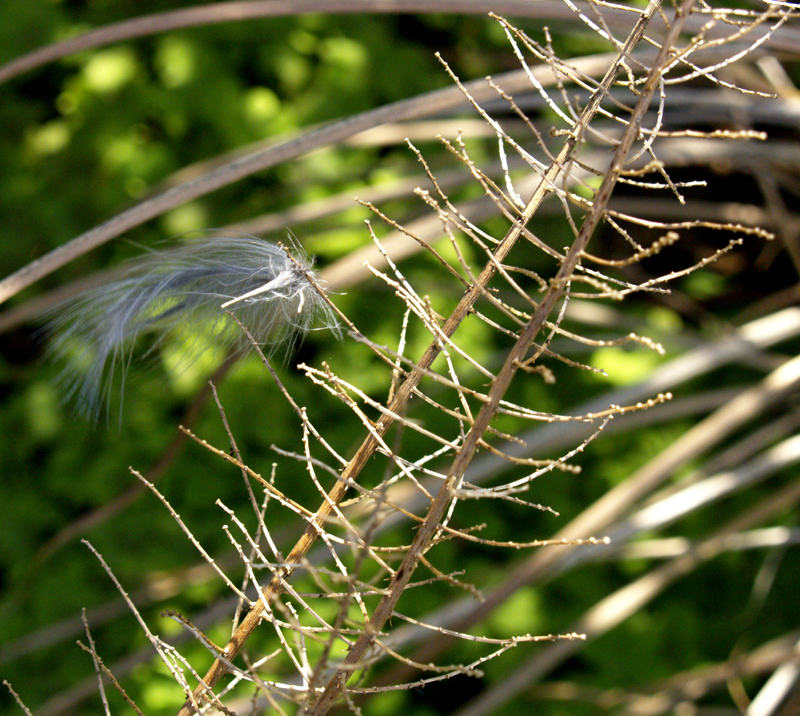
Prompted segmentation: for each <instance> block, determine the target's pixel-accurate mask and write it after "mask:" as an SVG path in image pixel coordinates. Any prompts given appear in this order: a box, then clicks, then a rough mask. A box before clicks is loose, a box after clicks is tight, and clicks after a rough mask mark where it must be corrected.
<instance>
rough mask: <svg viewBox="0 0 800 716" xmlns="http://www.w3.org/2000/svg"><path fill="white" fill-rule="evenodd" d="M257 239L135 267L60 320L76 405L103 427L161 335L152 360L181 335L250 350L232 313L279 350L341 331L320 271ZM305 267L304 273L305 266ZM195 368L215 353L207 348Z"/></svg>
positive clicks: (186, 247) (75, 303)
mask: <svg viewBox="0 0 800 716" xmlns="http://www.w3.org/2000/svg"><path fill="white" fill-rule="evenodd" d="M295 260H296V261H297V263H295V262H294V261H293V260H292V258H290V256H289V255H288V254H287V253H286V250H285V249H284V248H282V247H280V246H277V245H276V244H273V243H270V242H268V241H264V240H262V239H258V238H255V237H252V236H241V235H225V236H215V237H213V238H203V239H197V240H194V241H191V242H187V243H184V244H181V245H179V246H177V247H175V248H171V249H168V250H164V251H151V252H149V253H147V254H145V255H144V256H142V257H139V258H137V259H134V260H132V261H130V262H128V264H126V265H125V267H124V268H123V270H122V271H121V273H120V275H119V277H118V278H117V279H116V280H114V281H112V282H110V283H108V284H105V285H102V286H99V287H96V288H93V289H91V290H90V291H87V292H86V293H84V294H82V295H81V296H78V297H77V298H74V299H71V300H70V301H68V302H67V303H64V304H62V305H60V306H59V307H57V308H56V309H55V310H54V311H53V317H52V319H51V320H50V323H49V325H48V328H47V331H48V332H51V333H52V334H53V340H52V342H51V344H50V350H51V352H52V353H53V355H54V356H58V357H66V358H67V359H68V364H67V367H66V368H65V369H64V371H63V373H62V375H61V383H62V384H63V386H64V388H65V391H66V395H67V398H68V399H72V400H74V401H75V404H76V406H77V409H78V411H79V412H81V413H83V414H85V415H87V416H90V417H92V418H94V419H97V416H98V414H99V411H100V408H101V406H102V403H103V402H104V401H106V400H108V399H109V398H110V397H111V384H112V378H113V377H114V376H115V374H117V373H119V376H120V377H121V382H120V391H121V390H122V387H123V385H124V380H125V373H126V372H127V368H128V365H129V363H130V360H131V356H132V350H133V346H134V344H135V342H136V340H137V339H138V338H139V337H140V336H142V335H143V334H146V333H153V334H154V337H155V338H154V343H153V345H152V346H151V347H150V348H149V350H148V351H147V352H148V353H149V352H150V351H152V350H153V349H154V348H155V347H156V346H157V345H158V344H159V343H160V342H161V341H163V340H164V338H165V337H166V336H167V335H169V333H170V332H171V331H174V330H176V329H178V328H179V327H180V328H184V327H187V326H191V329H192V331H196V332H197V333H198V335H200V334H201V333H204V334H205V335H206V336H210V337H211V338H213V341H214V344H216V345H221V346H224V347H228V348H235V349H246V348H247V341H246V340H245V338H244V335H243V333H242V331H241V329H240V328H239V327H238V326H237V325H236V324H235V322H233V321H231V320H230V316H229V315H228V312H232V313H234V314H235V315H236V317H237V318H238V319H239V320H240V321H241V322H242V324H243V325H244V326H246V327H247V329H248V330H249V331H250V333H252V335H253V337H254V338H255V340H256V342H257V343H259V344H262V345H266V346H268V347H269V348H270V350H274V349H275V348H277V347H278V346H281V345H283V346H286V348H287V350H289V349H290V348H291V346H292V345H293V344H294V342H295V341H296V340H298V339H299V338H302V336H303V335H305V334H306V333H307V332H308V331H309V330H311V329H312V328H314V327H315V325H318V326H319V327H322V328H331V329H334V330H338V327H337V323H336V320H335V318H334V315H333V311H332V310H331V308H330V306H329V305H328V304H327V302H326V301H325V299H324V298H323V297H322V295H321V294H320V292H319V291H318V290H317V288H315V287H314V285H313V284H312V283H311V282H310V281H309V279H308V275H311V276H313V272H312V271H311V263H310V262H309V261H308V260H307V259H306V257H305V256H295ZM298 264H299V266H298ZM196 346H197V349H196V350H193V351H190V353H189V354H188V355H187V356H186V358H187V361H191V360H193V359H195V358H197V357H198V356H199V355H200V354H201V353H202V352H203V350H204V346H205V347H207V346H208V342H207V341H205V342H204V341H202V340H198V341H197V342H196Z"/></svg>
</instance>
